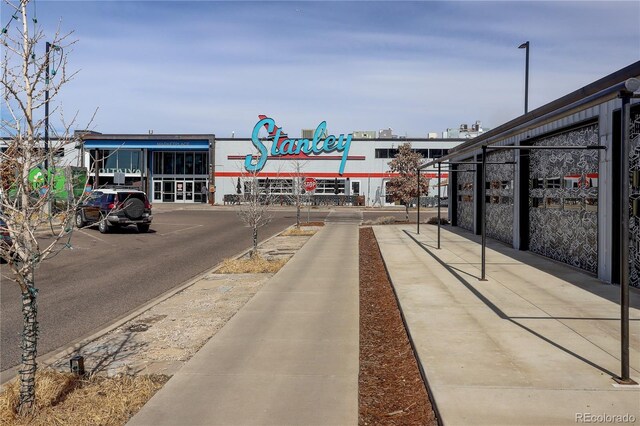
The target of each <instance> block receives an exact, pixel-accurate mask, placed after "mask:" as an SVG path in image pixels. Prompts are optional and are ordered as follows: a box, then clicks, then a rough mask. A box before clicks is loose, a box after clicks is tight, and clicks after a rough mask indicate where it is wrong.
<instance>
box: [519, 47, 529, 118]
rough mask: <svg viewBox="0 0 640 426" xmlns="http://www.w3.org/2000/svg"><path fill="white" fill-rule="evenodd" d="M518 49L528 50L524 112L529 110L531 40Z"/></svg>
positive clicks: (525, 68) (525, 71)
mask: <svg viewBox="0 0 640 426" xmlns="http://www.w3.org/2000/svg"><path fill="white" fill-rule="evenodd" d="M518 49H525V50H526V56H527V58H526V63H525V67H524V113H525V114H526V113H527V112H529V42H528V41H525V42H524V43H522V44H521V45H520V46H518Z"/></svg>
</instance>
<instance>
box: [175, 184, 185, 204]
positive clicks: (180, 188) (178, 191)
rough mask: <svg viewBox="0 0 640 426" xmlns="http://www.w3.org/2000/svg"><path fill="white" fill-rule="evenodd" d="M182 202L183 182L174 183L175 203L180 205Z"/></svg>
mask: <svg viewBox="0 0 640 426" xmlns="http://www.w3.org/2000/svg"><path fill="white" fill-rule="evenodd" d="M183 201H184V181H182V180H177V181H176V202H177V203H180V202H183Z"/></svg>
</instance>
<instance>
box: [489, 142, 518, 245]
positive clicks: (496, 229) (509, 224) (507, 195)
mask: <svg viewBox="0 0 640 426" xmlns="http://www.w3.org/2000/svg"><path fill="white" fill-rule="evenodd" d="M513 158H514V151H511V150H508V151H495V152H491V153H488V154H487V162H488V163H503V162H505V161H513ZM513 184H514V165H513V164H504V165H496V164H487V189H486V195H487V199H486V200H485V201H486V203H487V204H486V212H487V225H486V231H487V237H489V238H495V239H497V240H500V241H504V242H505V243H508V244H513Z"/></svg>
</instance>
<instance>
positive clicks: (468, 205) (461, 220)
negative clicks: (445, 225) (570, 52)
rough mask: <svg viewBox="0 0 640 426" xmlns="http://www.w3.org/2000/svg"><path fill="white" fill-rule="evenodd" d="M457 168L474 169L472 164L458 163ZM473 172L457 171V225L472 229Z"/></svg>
mask: <svg viewBox="0 0 640 426" xmlns="http://www.w3.org/2000/svg"><path fill="white" fill-rule="evenodd" d="M458 170H475V166H474V165H473V164H470V165H468V166H467V165H464V164H460V165H458ZM474 175H475V173H474V172H459V173H458V176H457V178H458V209H457V211H456V214H457V215H458V216H457V218H458V226H459V227H461V228H464V229H467V230H469V231H473V197H474V195H473V191H474V188H473V176H474Z"/></svg>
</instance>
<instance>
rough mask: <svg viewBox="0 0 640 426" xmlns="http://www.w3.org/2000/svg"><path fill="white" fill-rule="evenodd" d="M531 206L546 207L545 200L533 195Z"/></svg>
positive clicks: (536, 207)
mask: <svg viewBox="0 0 640 426" xmlns="http://www.w3.org/2000/svg"><path fill="white" fill-rule="evenodd" d="M530 200H531V207H533V208H534V209H543V208H544V200H543V199H542V198H541V197H533V198H530Z"/></svg>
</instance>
